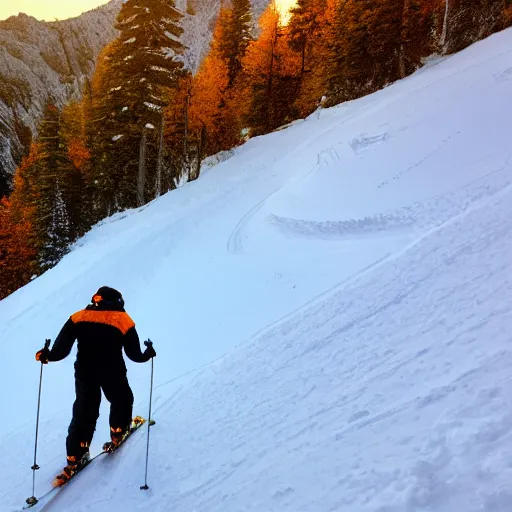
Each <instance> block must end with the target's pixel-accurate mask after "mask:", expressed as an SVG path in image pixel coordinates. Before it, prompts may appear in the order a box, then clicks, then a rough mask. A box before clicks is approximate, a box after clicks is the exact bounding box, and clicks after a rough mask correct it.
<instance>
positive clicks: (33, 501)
mask: <svg viewBox="0 0 512 512" xmlns="http://www.w3.org/2000/svg"><path fill="white" fill-rule="evenodd" d="M50 343H51V340H45V342H44V348H45V350H48V349H49V348H50ZM43 366H44V364H43V362H42V361H41V372H40V374H39V393H38V395H37V415H36V442H35V446H34V465H33V466H32V467H31V468H30V469H32V496H31V497H30V498H27V504H28V505H30V506H33V505H35V504H36V503H37V498H36V471H37V470H38V469H39V466H38V465H37V440H38V439H39V411H40V410H41V388H42V386H43Z"/></svg>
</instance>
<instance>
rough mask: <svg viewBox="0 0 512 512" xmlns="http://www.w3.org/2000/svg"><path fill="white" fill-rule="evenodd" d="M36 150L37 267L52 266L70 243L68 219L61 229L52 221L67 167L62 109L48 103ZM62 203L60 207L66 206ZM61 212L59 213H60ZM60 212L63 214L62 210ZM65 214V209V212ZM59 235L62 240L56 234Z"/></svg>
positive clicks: (45, 267) (46, 267) (60, 198)
mask: <svg viewBox="0 0 512 512" xmlns="http://www.w3.org/2000/svg"><path fill="white" fill-rule="evenodd" d="M38 142H39V152H38V158H37V160H36V162H35V167H36V173H35V187H36V190H37V196H38V197H37V203H36V204H35V205H34V208H35V215H34V226H33V227H34V233H35V235H36V239H37V247H38V258H39V265H40V268H41V269H42V270H43V271H44V270H46V269H48V268H51V267H52V266H53V265H54V264H55V263H56V262H57V261H58V260H59V259H60V257H62V254H63V252H62V247H63V246H67V245H69V242H70V239H71V233H70V230H69V222H68V221H66V225H67V226H68V227H67V230H66V231H63V230H61V229H60V224H59V227H57V226H56V224H55V211H56V209H57V207H59V208H61V205H60V202H61V201H62V203H63V200H62V195H61V188H62V184H63V183H64V182H65V180H66V178H67V176H66V169H68V168H69V160H68V157H67V148H66V144H65V141H64V139H63V137H62V133H61V113H60V111H59V109H58V108H57V107H55V106H54V105H53V104H51V103H49V104H48V105H47V106H46V109H45V112H44V116H43V119H42V120H41V123H40V125H39V136H38ZM65 208H66V207H65V205H64V206H62V209H63V210H65ZM61 214H62V212H60V213H59V215H61ZM62 215H63V214H62ZM66 217H67V212H66ZM59 236H62V240H59V239H58V237H59Z"/></svg>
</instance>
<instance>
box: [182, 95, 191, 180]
mask: <svg viewBox="0 0 512 512" xmlns="http://www.w3.org/2000/svg"><path fill="white" fill-rule="evenodd" d="M189 98H190V89H188V90H187V97H186V98H185V137H184V140H183V155H184V158H185V172H186V173H187V181H189V179H190V163H189V158H188V105H189Z"/></svg>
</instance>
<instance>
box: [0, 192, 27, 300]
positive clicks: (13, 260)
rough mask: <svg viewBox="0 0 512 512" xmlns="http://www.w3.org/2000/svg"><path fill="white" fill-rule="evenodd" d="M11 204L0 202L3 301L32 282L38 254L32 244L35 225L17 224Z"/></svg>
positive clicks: (25, 222)
mask: <svg viewBox="0 0 512 512" xmlns="http://www.w3.org/2000/svg"><path fill="white" fill-rule="evenodd" d="M13 217H14V216H13V211H12V204H11V202H10V201H9V200H8V199H7V198H6V197H4V198H3V199H2V200H0V300H1V299H3V298H4V297H7V295H9V294H11V293H13V292H14V291H16V290H17V289H18V288H21V287H22V286H24V285H25V284H27V283H28V282H29V281H30V278H31V277H32V275H33V274H34V273H35V267H36V265H35V255H36V251H35V249H34V248H33V247H32V246H31V244H30V242H29V241H30V238H31V225H30V222H29V221H28V220H26V219H23V218H21V219H19V220H18V222H14V218H13Z"/></svg>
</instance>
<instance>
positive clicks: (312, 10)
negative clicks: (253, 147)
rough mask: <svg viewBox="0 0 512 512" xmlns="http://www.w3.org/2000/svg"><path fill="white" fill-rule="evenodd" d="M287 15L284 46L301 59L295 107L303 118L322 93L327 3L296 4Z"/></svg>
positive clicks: (318, 0) (304, 0)
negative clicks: (286, 44) (298, 89)
mask: <svg viewBox="0 0 512 512" xmlns="http://www.w3.org/2000/svg"><path fill="white" fill-rule="evenodd" d="M290 14H291V18H290V22H289V32H288V35H289V37H288V44H289V45H290V48H291V49H292V50H293V51H295V52H297V53H298V54H299V55H300V59H301V84H300V93H299V97H298V98H297V101H296V107H297V109H298V111H299V112H300V114H301V115H302V116H305V115H308V114H310V113H311V112H312V111H313V110H315V108H316V107H317V105H318V102H319V100H320V99H321V97H322V96H323V94H324V93H325V80H324V61H325V57H326V55H327V54H326V51H325V44H324V43H325V41H324V36H325V32H326V27H327V20H328V18H327V0H299V1H298V2H297V5H296V7H294V8H292V9H291V10H290Z"/></svg>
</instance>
